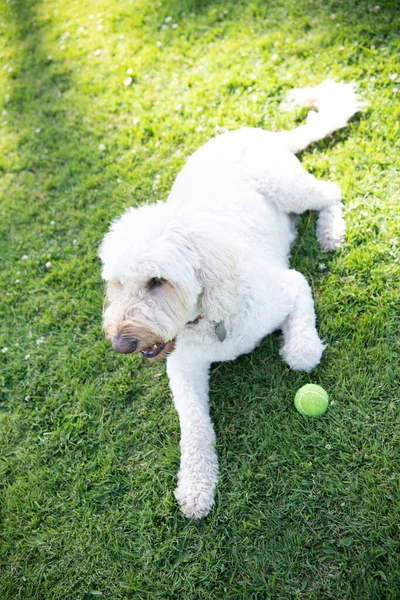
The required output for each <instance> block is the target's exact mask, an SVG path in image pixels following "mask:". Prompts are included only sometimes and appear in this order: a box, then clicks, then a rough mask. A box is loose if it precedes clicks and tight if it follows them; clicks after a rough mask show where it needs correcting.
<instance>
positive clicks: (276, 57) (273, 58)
mask: <svg viewBox="0 0 400 600" xmlns="http://www.w3.org/2000/svg"><path fill="white" fill-rule="evenodd" d="M278 58H279V56H278V55H277V54H273V55H272V56H271V60H278Z"/></svg>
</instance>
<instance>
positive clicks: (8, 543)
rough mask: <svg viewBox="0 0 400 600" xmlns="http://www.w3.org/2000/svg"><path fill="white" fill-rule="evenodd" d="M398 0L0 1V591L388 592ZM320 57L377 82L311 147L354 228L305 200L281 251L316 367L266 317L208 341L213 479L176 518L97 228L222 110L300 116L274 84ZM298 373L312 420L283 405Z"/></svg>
mask: <svg viewBox="0 0 400 600" xmlns="http://www.w3.org/2000/svg"><path fill="white" fill-rule="evenodd" d="M396 5H397V3H396V1H395V0H387V1H386V0H382V2H380V6H375V4H374V2H373V1H372V0H371V1H369V2H366V1H365V0H336V1H334V0H327V1H325V2H311V1H310V0H296V1H295V0H276V1H274V2H265V1H262V0H248V1H244V0H243V1H242V0H224V1H218V0H215V1H212V0H197V1H196V0H182V1H177V0H170V1H168V0H162V1H156V0H155V1H154V0H153V1H150V0H114V1H112V2H111V1H110V0H97V1H96V2H94V1H92V2H90V1H89V0H79V1H78V0H70V1H64V2H61V1H60V0H46V1H44V0H11V1H9V0H0V198H1V206H0V256H1V262H2V268H1V271H0V289H1V294H0V303H1V304H0V306H1V308H0V310H1V322H2V327H1V331H0V350H1V349H2V352H0V393H1V412H0V418H1V451H0V472H1V477H0V486H1V513H2V518H1V523H2V524H1V527H2V536H1V538H0V598H1V599H2V600H9V599H14V598H16V599H17V598H18V599H26V600H61V599H73V600H76V599H79V600H90V599H91V598H95V597H99V598H106V599H108V600H119V599H128V598H132V599H151V600H153V599H162V598H166V599H168V598H169V599H182V600H190V599H196V600H197V599H199V600H200V599H204V600H210V599H211V600H216V599H220V598H223V599H225V598H226V599H240V598H243V599H253V598H254V599H256V598H257V599H269V598H271V599H277V600H294V599H304V600H323V599H326V600H345V599H349V600H353V599H359V600H389V599H391V600H395V599H399V598H400V566H399V517H400V514H399V513H400V510H399V507H400V490H399V467H400V457H399V442H400V439H399V438H400V428H399V425H400V423H399V421H400V418H399V379H400V368H399V320H398V315H399V304H398V300H399V279H400V276H399V275H400V265H399V232H400V228H399V208H400V202H399V197H400V195H399V183H400V182H399V177H398V165H399V163H398V159H399V143H398V140H399V121H400V67H399V52H398V32H399V28H400V12H399V10H398V5H397V6H396ZM326 77H332V78H336V79H338V80H344V81H352V80H354V81H356V82H357V83H358V85H359V88H360V90H361V92H362V94H363V96H364V97H365V98H366V99H367V100H368V102H369V106H368V108H367V109H366V110H365V111H364V112H363V113H362V114H361V115H358V116H357V117H356V118H354V119H353V120H352V122H351V124H350V126H349V127H348V128H347V129H346V130H343V131H340V132H339V133H337V134H335V135H334V136H333V138H331V139H328V140H324V141H323V142H320V143H319V144H316V145H315V146H313V147H312V148H310V149H309V150H307V151H306V152H304V153H303V155H302V157H301V159H302V161H303V163H304V164H305V165H306V167H307V168H308V169H309V170H310V171H312V172H313V173H314V174H316V175H317V176H318V177H323V178H328V179H332V180H333V181H335V182H337V183H338V184H339V185H340V186H341V187H342V189H343V192H344V198H345V207H346V220H347V223H348V229H349V231H348V236H347V243H346V247H345V248H344V249H343V250H342V251H340V252H338V253H336V254H329V255H326V254H323V253H322V252H321V251H320V249H319V247H318V245H317V243H316V238H315V231H314V225H315V216H313V215H311V214H309V215H308V214H307V215H305V216H304V218H303V221H302V223H301V231H300V236H299V240H298V242H297V245H296V247H295V249H294V251H293V265H294V266H295V267H296V268H297V269H299V270H300V271H301V272H302V273H304V274H305V276H306V277H307V278H308V280H309V282H310V283H311V285H312V288H313V291H314V297H315V302H316V310H317V315H318V328H319V331H320V332H321V335H322V337H323V338H324V339H325V341H326V343H327V345H328V348H327V350H326V352H325V354H324V358H323V360H322V363H321V365H320V366H319V367H318V368H317V369H316V370H315V371H314V372H313V373H312V374H311V376H307V375H306V374H302V373H295V372H293V371H290V369H289V368H288V367H287V366H286V365H285V364H284V363H283V362H282V361H281V359H280V357H279V354H278V350H279V335H275V334H274V335H272V336H270V337H268V338H267V339H265V340H264V342H263V343H262V345H261V346H260V347H259V348H258V349H257V350H255V351H254V352H253V353H252V354H251V355H248V356H243V357H241V358H240V359H239V360H237V361H236V362H234V363H224V364H221V365H215V366H214V368H213V375H212V381H211V405H212V414H213V420H214V423H215V427H216V432H217V438H218V455H219V459H220V466H221V478H220V483H219V486H218V492H217V501H216V506H215V508H214V509H213V511H212V513H211V514H210V516H209V517H207V518H206V519H204V520H203V521H201V522H199V523H191V522H188V521H187V520H186V519H185V518H184V517H183V516H182V515H181V514H180V512H179V510H178V508H177V504H176V502H175V499H174V496H173V490H174V487H175V484H176V474H177V470H178V465H179V450H178V443H179V423H178V419H177V415H176V414H175V411H174V408H173V405H172V401H171V396H170V392H169V388H168V381H167V378H166V374H165V365H164V364H163V363H156V364H153V365H149V364H148V363H145V361H144V360H143V359H142V358H141V357H140V356H121V355H117V354H115V353H113V351H112V349H111V347H110V346H109V344H108V342H106V341H105V340H104V338H103V334H102V330H101V312H102V302H103V285H102V282H101V279H100V265H99V261H98V259H97V250H98V247H99V243H100V241H101V239H102V236H103V235H104V233H105V232H106V230H107V227H108V224H109V222H110V220H111V219H113V218H115V217H116V216H118V215H119V214H120V213H121V212H122V211H123V210H124V209H125V208H126V207H128V206H131V205H135V204H140V203H143V202H153V201H155V200H157V199H159V198H166V196H167V194H168V190H169V188H170V186H171V184H172V182H173V180H174V177H175V176H176V174H177V172H178V170H179V169H180V167H181V166H182V165H183V163H184V161H185V158H186V157H187V156H188V155H189V154H190V153H191V152H192V151H193V150H195V149H196V148H197V147H199V146H200V145H201V144H202V143H204V142H205V141H206V140H208V139H209V138H210V137H211V136H213V135H215V133H216V132H218V131H220V130H221V129H222V130H224V129H233V128H236V127H239V126H241V125H244V124H245V125H250V126H261V127H265V128H268V129H279V128H290V127H292V126H294V125H295V124H296V123H298V122H300V120H301V119H302V118H303V117H304V114H305V113H304V112H298V113H297V114H288V113H284V112H283V111H281V109H280V103H281V101H282V100H283V98H284V97H285V95H286V94H287V92H288V91H289V90H290V89H291V88H292V87H293V86H303V85H309V84H317V83H319V82H321V81H323V80H324V79H325V78H326ZM396 145H397V148H396ZM308 381H311V382H315V383H320V384H321V385H323V386H324V387H325V388H326V389H327V390H328V391H329V393H330V396H331V398H332V404H331V407H330V409H329V411H328V412H327V414H326V415H325V416H324V417H322V418H320V419H314V420H313V419H306V418H304V417H302V416H301V415H299V414H298V413H297V412H296V411H295V409H294V406H293V397H294V394H295V392H296V390H297V389H298V388H299V387H300V386H301V385H302V384H304V383H306V382H308Z"/></svg>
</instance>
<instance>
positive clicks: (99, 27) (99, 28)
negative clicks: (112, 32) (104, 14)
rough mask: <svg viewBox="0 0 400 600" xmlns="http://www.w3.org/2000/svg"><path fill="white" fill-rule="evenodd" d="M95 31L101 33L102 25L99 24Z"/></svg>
mask: <svg viewBox="0 0 400 600" xmlns="http://www.w3.org/2000/svg"><path fill="white" fill-rule="evenodd" d="M96 29H97V31H103V25H101V23H100V24H99V25H97V27H96Z"/></svg>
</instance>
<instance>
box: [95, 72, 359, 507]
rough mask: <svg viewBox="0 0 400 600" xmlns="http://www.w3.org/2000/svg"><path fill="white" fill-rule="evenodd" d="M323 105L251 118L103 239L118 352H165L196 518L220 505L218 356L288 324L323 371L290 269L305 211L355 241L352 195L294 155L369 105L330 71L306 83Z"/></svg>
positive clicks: (181, 490)
mask: <svg viewBox="0 0 400 600" xmlns="http://www.w3.org/2000/svg"><path fill="white" fill-rule="evenodd" d="M290 100H291V102H292V104H300V105H302V106H309V107H314V108H316V109H317V111H318V112H314V111H312V112H310V113H309V114H308V117H307V122H306V124H305V125H302V126H300V127H297V128H296V129H294V130H293V131H286V132H279V133H269V132H266V131H263V130H261V129H251V128H243V129H239V130H237V131H232V132H229V133H224V134H222V135H220V136H218V137H216V138H214V139H212V140H210V141H209V142H208V143H207V144H205V145H204V146H203V147H202V148H200V149H199V150H198V151H197V152H195V153H194V154H193V155H192V156H191V157H190V158H189V160H188V162H187V164H186V165H185V166H184V168H183V169H182V171H181V172H180V173H179V175H178V177H177V179H176V181H175V184H174V186H173V188H172V190H171V193H170V195H169V198H168V200H167V202H165V203H164V202H157V203H156V204H153V205H145V206H142V207H140V208H131V209H129V210H128V211H127V212H126V213H125V214H124V215H123V216H122V217H121V218H120V219H118V220H117V221H115V222H114V223H113V224H112V225H111V228H110V231H109V232H108V233H107V235H106V236H105V238H104V241H103V243H102V246H101V250H100V258H101V260H102V262H103V269H102V276H103V278H104V279H105V280H106V281H107V292H106V295H107V298H106V308H105V310H104V329H105V332H106V335H107V337H108V338H109V339H110V340H111V342H112V345H113V347H114V350H116V351H117V352H122V353H128V352H135V351H139V352H141V353H142V355H143V356H145V357H146V358H148V359H154V358H155V357H161V356H167V372H168V376H169V380H170V385H171V390H172V393H173V397H174V403H175V407H176V409H177V411H178V413H179V418H180V425H181V443H180V447H181V453H182V456H181V465H180V472H179V481H178V487H177V489H176V492H175V495H176V498H177V500H178V502H179V504H180V506H181V508H182V511H183V513H184V514H185V515H186V516H187V517H189V518H200V517H203V516H205V515H207V514H208V512H209V511H210V510H211V507H212V506H213V503H214V492H215V487H216V484H217V479H218V459H217V455H216V452H215V434H214V429H213V425H212V422H211V419H210V414H209V400H208V379H209V369H210V365H211V363H213V362H215V361H225V360H233V359H234V358H236V357H237V356H239V355H240V354H243V353H247V352H250V351H251V350H253V348H254V347H255V346H257V344H259V343H260V342H261V340H262V339H263V338H264V337H265V336H266V335H267V334H269V333H271V332H272V331H274V330H276V329H281V330H282V332H283V344H282V349H281V355H282V357H283V359H284V360H285V361H286V362H287V363H288V365H289V366H290V367H291V368H292V369H295V370H303V371H311V369H313V368H314V367H315V366H316V365H318V363H319V362H320V359H321V355H322V352H323V350H324V344H323V343H322V342H321V340H320V339H319V337H318V333H317V330H316V328H315V313H314V305H313V299H312V295H311V290H310V286H309V285H308V283H307V281H306V279H305V278H304V277H303V275H301V274H300V273H298V272H297V271H295V270H293V269H290V266H289V252H290V246H291V243H292V242H293V240H294V238H295V235H296V233H295V218H293V215H300V214H301V213H303V212H304V211H306V210H308V209H313V210H318V211H320V213H319V217H318V223H317V236H318V240H319V243H320V245H321V247H322V249H323V250H324V251H330V250H335V249H336V248H338V247H339V246H341V244H342V243H343V241H344V237H345V224H344V221H343V217H342V203H341V192H340V189H339V187H338V186H337V185H336V184H334V183H330V182H326V181H319V180H317V179H316V178H315V177H313V176H312V175H310V174H309V173H307V171H305V170H304V169H303V167H302V166H301V164H300V162H299V161H298V160H297V158H296V157H295V155H294V153H295V152H298V151H299V150H302V149H304V148H306V147H307V146H308V145H309V144H311V143H312V142H314V141H316V140H320V139H322V138H324V137H325V136H327V135H329V134H330V133H332V132H333V131H334V130H336V129H339V128H341V127H344V126H345V125H347V122H348V119H349V118H350V117H351V116H352V115H353V114H354V113H355V112H357V111H358V110H359V109H360V106H361V105H360V103H359V102H358V100H357V97H356V95H355V92H354V89H353V86H352V85H346V84H340V83H335V82H333V81H325V82H324V83H323V84H321V85H319V86H317V87H315V88H306V89H302V90H294V91H293V92H292V94H291V97H290Z"/></svg>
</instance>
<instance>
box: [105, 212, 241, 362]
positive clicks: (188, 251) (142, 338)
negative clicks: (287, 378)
mask: <svg viewBox="0 0 400 600" xmlns="http://www.w3.org/2000/svg"><path fill="white" fill-rule="evenodd" d="M195 229H196V227H194V228H193V229H192V228H191V227H187V224H186V226H185V227H183V226H182V223H181V221H179V220H178V219H177V218H176V217H174V215H172V214H170V210H169V207H168V206H167V205H166V204H164V203H163V202H158V203H157V204H154V205H146V206H142V207H140V208H131V209H129V210H128V211H127V212H126V213H125V214H124V215H123V216H122V217H121V218H120V219H118V220H117V221H115V222H114V223H113V224H112V225H111V228H110V231H109V232H108V233H107V234H106V236H105V238H104V240H103V243H102V245H101V248H100V253H99V255H100V258H101V260H102V262H103V269H102V276H103V279H105V280H106V282H107V286H106V299H105V307H104V313H103V327H104V331H105V334H106V336H107V338H108V339H110V341H111V342H112V345H113V348H114V350H116V351H117V352H122V353H131V352H135V351H138V352H141V353H142V354H143V355H144V356H145V357H146V358H156V357H161V356H163V355H165V354H167V353H169V352H171V351H172V350H173V348H174V345H175V340H176V337H177V336H178V335H179V333H180V332H181V331H182V330H183V329H184V328H185V327H186V325H187V323H188V322H189V321H191V320H193V319H195V318H196V317H197V316H199V315H201V316H207V317H208V318H209V319H210V320H215V321H217V322H218V321H219V320H221V318H223V317H221V314H222V313H224V312H226V310H229V308H230V306H231V304H232V294H233V289H232V283H233V280H234V278H233V272H234V269H233V266H232V264H231V262H232V257H230V256H229V252H227V251H226V248H225V249H222V250H221V242H220V240H218V239H217V240H216V242H215V244H213V243H212V240H211V239H210V232H209V231H208V229H209V227H207V226H206V227H205V229H206V230H207V231H206V233H205V234H202V233H201V232H199V231H198V229H199V228H198V227H197V231H195ZM211 229H212V227H211ZM211 238H212V236H211Z"/></svg>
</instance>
